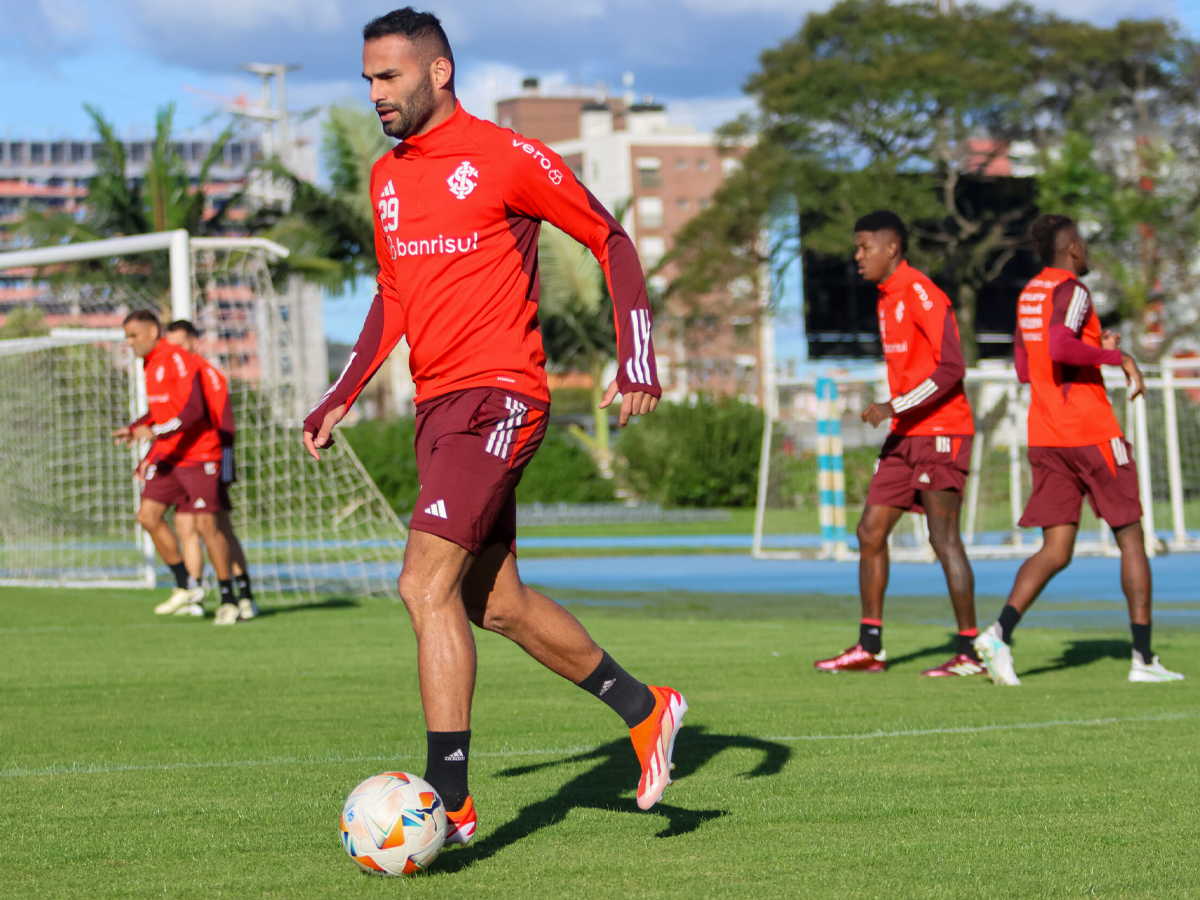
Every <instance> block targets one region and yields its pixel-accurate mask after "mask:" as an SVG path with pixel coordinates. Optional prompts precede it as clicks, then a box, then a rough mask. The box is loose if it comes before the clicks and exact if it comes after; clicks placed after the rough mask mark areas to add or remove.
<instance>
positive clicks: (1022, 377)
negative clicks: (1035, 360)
mask: <svg viewBox="0 0 1200 900" xmlns="http://www.w3.org/2000/svg"><path fill="white" fill-rule="evenodd" d="M1013 365H1014V366H1015V367H1016V369H1017V381H1019V382H1021V384H1029V352H1028V351H1027V350H1026V349H1025V335H1024V334H1022V333H1021V326H1020V325H1018V326H1017V330H1016V331H1015V332H1014V333H1013Z"/></svg>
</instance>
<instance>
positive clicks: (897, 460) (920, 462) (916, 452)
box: [867, 435, 971, 513]
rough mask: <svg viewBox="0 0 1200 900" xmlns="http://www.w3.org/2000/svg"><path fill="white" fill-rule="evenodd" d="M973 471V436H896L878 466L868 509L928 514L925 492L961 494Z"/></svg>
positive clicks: (890, 439) (868, 501)
mask: <svg viewBox="0 0 1200 900" xmlns="http://www.w3.org/2000/svg"><path fill="white" fill-rule="evenodd" d="M970 468H971V437H970V435H966V436H962V435H958V436H955V435H913V436H911V437H898V436H896V435H892V436H891V437H889V438H888V439H887V440H886V441H884V442H883V449H882V450H880V451H879V459H878V460H877V461H876V462H875V474H874V476H872V478H871V486H870V487H868V488H867V506H893V507H896V508H897V509H903V510H908V511H909V512H916V513H921V512H924V511H925V507H923V506H922V505H921V491H958V492H960V493H961V492H962V489H963V485H965V484H966V483H967V473H968V472H969V471H970Z"/></svg>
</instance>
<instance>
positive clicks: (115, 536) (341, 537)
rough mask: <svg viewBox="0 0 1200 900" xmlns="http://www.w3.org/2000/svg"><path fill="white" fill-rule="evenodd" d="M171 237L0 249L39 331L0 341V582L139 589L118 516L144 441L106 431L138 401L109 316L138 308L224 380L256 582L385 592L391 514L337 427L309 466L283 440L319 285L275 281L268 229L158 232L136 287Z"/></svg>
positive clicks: (398, 530) (132, 542) (294, 435)
mask: <svg viewBox="0 0 1200 900" xmlns="http://www.w3.org/2000/svg"><path fill="white" fill-rule="evenodd" d="M155 239H157V240H155ZM171 240H172V235H171V234H167V235H162V236H153V235H152V236H143V237H138V238H129V239H114V240H110V241H97V242H94V243H92V244H79V245H66V246H63V247H56V248H48V249H46V250H34V251H21V252H17V253H12V254H0V277H4V278H8V279H12V280H14V281H18V283H22V284H26V285H28V286H29V288H30V293H32V294H33V295H34V300H33V304H32V308H35V309H36V310H37V313H38V314H40V316H41V324H42V325H43V327H42V328H40V329H38V330H41V331H43V332H45V331H48V333H47V334H42V335H40V336H35V337H25V338H16V339H10V340H0V379H3V384H4V385H5V388H4V390H3V391H2V392H0V583H3V584H24V585H45V586H51V585H58V586H79V587H85V586H110V587H118V586H124V587H133V586H138V587H146V586H153V585H154V584H155V581H156V579H157V578H158V577H160V576H162V575H163V574H164V573H165V572H166V570H165V568H162V567H161V562H160V561H159V560H157V559H156V558H155V555H154V551H153V547H152V545H151V544H150V542H149V540H148V538H147V536H146V535H144V534H143V533H142V532H141V531H140V529H139V528H138V527H137V525H136V523H135V520H134V514H135V512H136V510H137V505H138V497H139V494H138V491H139V486H138V484H137V482H136V481H135V480H134V479H133V477H132V471H133V468H134V467H135V465H136V463H137V460H138V459H140V457H141V455H142V453H143V452H144V451H145V448H144V447H140V448H134V449H133V450H132V451H131V450H130V449H127V448H119V447H116V446H114V445H113V443H112V440H111V439H110V437H109V432H110V431H111V430H112V429H113V428H116V427H119V426H120V425H123V424H126V423H128V422H129V421H131V420H133V419H135V418H137V417H138V416H139V415H141V414H142V413H143V412H144V411H145V409H146V405H145V403H146V401H145V388H144V383H143V381H142V377H141V362H140V360H137V359H135V358H134V357H133V355H132V353H131V352H130V351H129V350H128V349H127V348H126V346H125V343H124V335H123V333H122V331H121V322H122V320H123V319H124V317H125V316H126V315H127V314H128V313H129V312H130V311H131V310H134V309H151V310H153V311H154V312H156V313H157V314H159V316H160V317H161V318H162V319H163V321H164V323H165V322H166V321H168V320H170V319H172V318H190V319H192V320H193V321H194V322H195V324H196V326H197V328H199V329H200V331H201V332H202V340H201V344H200V348H199V351H198V352H199V353H200V355H202V356H204V357H206V358H207V359H208V360H209V361H210V362H212V363H213V364H214V365H216V366H217V367H218V368H220V369H221V370H222V371H223V372H224V373H225V374H226V376H227V377H228V379H229V386H230V396H231V400H232V404H233V409H234V416H235V422H236V425H237V449H236V462H237V475H238V480H237V482H236V483H235V484H234V485H233V486H232V489H231V497H232V502H233V513H232V519H233V524H234V527H235V529H236V530H237V533H238V535H239V537H240V539H241V542H242V546H243V548H244V549H245V552H246V556H247V561H248V563H249V567H250V574H251V576H252V578H253V579H254V582H255V586H256V588H257V589H259V590H264V591H282V592H284V593H287V594H291V595H293V596H302V597H308V598H314V597H316V596H318V595H328V594H329V593H336V594H339V595H341V596H366V595H394V593H395V578H396V575H397V574H398V572H399V568H400V562H399V561H400V555H401V549H400V548H401V547H402V546H403V541H404V539H405V537H406V533H405V529H404V526H403V525H402V524H401V522H400V521H399V519H398V518H397V517H396V514H395V512H394V511H393V510H392V509H391V507H390V506H389V505H388V504H387V502H386V501H385V500H384V498H383V497H382V495H381V494H380V492H379V490H378V489H377V488H376V487H375V484H374V483H373V482H372V481H371V479H370V477H369V476H368V475H367V473H366V472H365V470H364V469H363V467H362V465H361V464H360V463H359V461H358V459H357V457H356V456H355V454H354V451H353V449H352V448H351V447H350V446H349V445H348V444H347V442H346V441H344V440H343V441H339V442H338V443H337V444H336V445H335V446H334V447H332V448H331V449H330V450H329V451H327V452H323V453H322V457H323V458H322V461H321V462H320V463H319V464H318V463H316V462H315V461H314V460H312V459H310V458H309V457H308V455H307V453H305V452H304V449H303V446H302V442H301V430H300V425H301V422H302V418H303V416H304V415H305V413H306V411H307V409H308V408H309V407H310V406H311V405H313V404H314V403H315V401H316V398H317V396H319V394H320V391H322V390H323V389H324V385H325V381H326V379H327V371H326V359H325V354H324V346H323V342H324V334H323V332H322V330H321V329H320V327H319V325H318V326H317V327H312V326H310V324H309V323H310V322H312V321H313V319H314V315H313V314H314V312H317V313H318V314H319V306H318V308H317V310H314V309H313V303H314V302H316V303H317V304H319V300H320V294H319V292H314V291H313V289H312V288H309V287H308V286H307V285H305V284H304V283H303V282H301V281H299V279H290V280H289V281H288V282H287V284H286V289H285V290H284V291H282V292H277V291H276V289H275V286H274V284H273V282H272V277H271V271H270V262H271V260H272V258H274V257H278V256H282V255H286V252H287V251H286V250H284V248H282V247H278V246H277V245H274V244H271V243H270V242H268V241H262V240H255V239H236V238H231V239H224V238H206V239H197V238H193V239H190V240H189V239H188V238H187V236H186V234H184V233H182V232H176V233H174V241H175V246H174V247H173V248H172V250H171V261H170V294H169V296H168V295H167V292H166V291H165V290H162V289H160V290H154V289H152V287H151V285H152V284H153V280H152V279H151V278H150V277H149V275H151V274H152V273H153V271H154V266H153V264H152V263H151V262H147V257H149V256H150V255H151V254H153V253H156V252H157V253H162V251H164V250H166V249H167V248H168V247H169V246H170V245H171ZM159 262H160V263H161V259H160V260H159ZM160 269H161V265H160ZM22 308H23V309H29V308H31V307H30V304H28V303H25V304H24V305H23V307H22ZM0 313H3V314H6V315H7V316H12V315H13V307H12V306H9V307H8V308H7V309H0ZM25 315H26V320H28V316H29V314H28V313H25ZM34 320H35V324H36V323H37V316H36V314H35V316H34ZM316 322H318V323H319V319H316Z"/></svg>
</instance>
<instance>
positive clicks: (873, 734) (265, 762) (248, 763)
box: [0, 713, 1200, 778]
mask: <svg viewBox="0 0 1200 900" xmlns="http://www.w3.org/2000/svg"><path fill="white" fill-rule="evenodd" d="M1195 718H1200V716H1196V715H1192V714H1189V713H1166V714H1164V715H1158V716H1130V717H1124V718H1115V717H1114V718H1106V719H1053V720H1051V721H1049V722H1014V723H1012V724H1011V725H977V726H963V727H959V728H912V729H904V730H902V731H869V732H863V733H861V734H802V735H791V736H783V737H779V736H776V737H764V738H754V737H751V736H747V737H748V738H749V739H750V740H761V741H775V742H777V743H799V742H802V741H863V740H872V739H874V738H889V737H929V736H933V735H939V734H982V733H984V732H988V731H1018V730H1023V729H1028V728H1064V727H1071V726H1077V727H1090V726H1096V725H1119V724H1123V723H1128V722H1170V721H1175V720H1178V719H1195ZM695 741H696V743H698V744H703V743H709V742H710V739H708V738H706V737H704V736H703V735H700V736H698V737H697V738H696V739H695ZM597 749H598V748H597V747H594V746H592V747H584V746H579V747H557V748H553V749H544V750H494V751H492V752H484V753H472V754H471V756H472V757H473V758H476V759H479V758H499V759H507V758H511V757H522V756H575V755H577V754H580V753H591V752H593V751H595V750H597ZM420 758H421V757H420V756H419V755H418V754H415V753H389V754H387V755H384V756H334V755H327V756H274V757H267V758H266V759H226V760H211V761H208V762H177V763H158V764H150V765H136V764H130V765H123V764H118V763H72V764H70V765H55V766H46V767H44V768H40V769H26V768H22V767H19V766H13V767H11V768H8V769H2V770H0V778H44V777H47V776H51V775H105V774H109V773H116V772H173V771H176V770H196V769H252V768H265V767H269V766H296V765H325V764H333V765H341V764H345V763H360V762H372V763H375V762H396V761H398V760H403V759H420Z"/></svg>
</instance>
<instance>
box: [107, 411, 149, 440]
mask: <svg viewBox="0 0 1200 900" xmlns="http://www.w3.org/2000/svg"><path fill="white" fill-rule="evenodd" d="M152 421H153V417H152V416H151V415H150V413H146V414H145V415H144V416H141V417H140V418H137V419H135V420H134V421H132V422H130V423H129V424H128V425H122V426H121V427H120V428H114V429H113V431H112V438H113V443H115V444H120V445H123V446H129V445H130V444H132V443H133V432H134V431H136V430H137V429H138V428H139V427H141V426H143V425H146V426H148V425H150V423H151V422H152Z"/></svg>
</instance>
